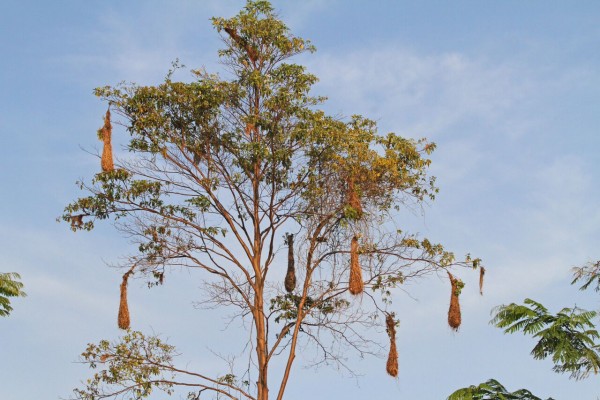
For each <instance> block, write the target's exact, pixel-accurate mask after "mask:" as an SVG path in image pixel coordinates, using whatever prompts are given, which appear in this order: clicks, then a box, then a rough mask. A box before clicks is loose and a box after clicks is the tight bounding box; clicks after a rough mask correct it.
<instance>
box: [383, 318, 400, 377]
mask: <svg viewBox="0 0 600 400" xmlns="http://www.w3.org/2000/svg"><path fill="white" fill-rule="evenodd" d="M385 325H386V329H385V331H386V332H387V334H388V336H389V338H390V353H389V354H388V359H387V364H386V370H387V373H388V374H390V376H393V377H394V378H395V377H397V376H398V349H397V348H396V321H395V320H394V314H393V313H391V314H390V313H386V317H385Z"/></svg>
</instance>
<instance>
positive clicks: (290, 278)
mask: <svg viewBox="0 0 600 400" xmlns="http://www.w3.org/2000/svg"><path fill="white" fill-rule="evenodd" d="M285 241H286V243H287V245H288V266H287V273H286V275H285V281H284V284H285V290H286V291H287V292H288V293H291V292H293V291H294V289H295V288H296V270H295V268H294V235H293V234H289V235H286V239H285Z"/></svg>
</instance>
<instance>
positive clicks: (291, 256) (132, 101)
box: [62, 1, 480, 400]
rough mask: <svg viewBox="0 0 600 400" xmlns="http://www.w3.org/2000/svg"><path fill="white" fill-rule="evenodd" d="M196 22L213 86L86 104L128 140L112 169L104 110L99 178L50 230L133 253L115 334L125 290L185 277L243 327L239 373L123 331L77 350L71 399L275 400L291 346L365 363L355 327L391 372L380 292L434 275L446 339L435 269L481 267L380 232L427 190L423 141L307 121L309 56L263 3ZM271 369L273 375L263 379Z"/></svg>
mask: <svg viewBox="0 0 600 400" xmlns="http://www.w3.org/2000/svg"><path fill="white" fill-rule="evenodd" d="M212 22H213V25H214V27H215V28H216V30H217V32H219V33H220V35H221V37H222V39H223V42H224V43H225V48H224V49H222V50H221V51H220V52H219V56H220V57H221V62H222V63H223V65H224V66H225V67H226V69H227V74H228V75H227V76H228V79H227V78H222V77H220V76H219V75H214V74H209V73H207V72H206V71H204V70H195V71H193V74H194V78H195V79H194V81H193V82H191V83H184V82H177V81H174V80H173V71H171V73H169V74H168V75H167V78H166V79H165V81H164V82H163V83H162V84H160V85H158V86H137V85H120V86H117V87H103V88H99V89H97V90H96V94H97V95H98V96H99V97H101V98H102V99H104V100H106V101H107V102H108V104H109V107H110V110H112V113H113V114H116V115H118V117H119V118H120V120H119V122H120V123H121V124H123V125H125V126H126V127H127V132H128V134H129V135H130V137H131V138H130V140H129V142H128V150H129V151H130V155H129V156H128V157H127V158H123V159H116V160H114V161H113V159H112V149H111V147H110V146H111V135H112V125H111V115H110V112H107V115H106V117H105V122H104V126H103V127H102V129H101V130H100V131H99V138H100V139H101V140H103V142H104V151H103V154H102V172H100V173H98V174H96V175H95V176H94V178H93V179H92V181H91V183H85V182H81V183H80V186H81V188H82V189H83V190H84V191H86V192H87V195H86V196H85V197H82V198H80V199H78V200H76V201H74V202H73V203H72V204H70V205H68V206H67V207H66V209H65V213H64V215H63V217H62V218H63V219H64V220H65V221H70V222H71V227H72V229H73V230H81V229H83V230H91V229H92V228H93V227H94V223H95V222H96V221H97V220H104V219H109V218H114V219H115V220H116V221H117V223H116V226H117V228H119V229H120V230H121V231H123V232H124V233H126V234H127V236H128V237H131V238H133V240H134V241H135V242H136V243H137V244H138V245H139V252H138V253H136V254H133V255H131V256H129V258H128V260H127V262H126V263H125V265H124V266H123V268H124V271H125V274H124V276H123V282H122V285H121V308H120V311H119V326H120V327H122V328H124V329H128V328H129V325H130V319H129V312H128V309H127V284H128V279H129V278H130V277H131V276H133V275H137V276H143V277H145V278H147V279H148V280H149V283H150V284H151V285H154V284H156V285H160V284H163V282H164V277H165V274H166V273H168V272H169V270H170V269H172V268H189V269H193V270H197V271H198V273H199V277H200V279H202V280H203V282H204V284H205V288H206V291H207V299H206V302H207V303H208V304H212V305H215V306H231V307H235V308H237V309H238V310H239V313H238V314H237V315H238V316H239V318H242V319H245V320H249V321H251V329H250V331H249V332H248V333H247V334H248V335H249V338H248V340H249V341H250V343H251V346H250V347H249V348H251V349H252V351H251V352H249V353H248V357H249V358H250V362H247V363H244V365H245V366H246V367H240V366H239V365H235V366H233V370H232V373H231V374H228V375H225V376H221V377H209V376H206V375H204V374H200V373H196V372H193V371H189V370H186V369H184V368H179V367H177V366H175V364H174V362H173V358H172V357H173V347H171V346H170V345H168V344H166V343H164V342H162V341H161V340H160V339H158V338H157V337H154V336H152V337H147V336H145V335H143V334H142V333H140V332H134V331H128V332H127V334H126V335H125V336H124V337H123V338H122V339H121V340H120V341H117V342H109V341H103V342H100V343H99V344H91V345H90V346H89V347H88V349H87V351H86V352H85V353H84V354H83V358H84V360H85V361H86V362H88V363H89V365H90V366H91V367H92V368H100V369H101V370H100V371H98V372H97V373H96V374H95V375H94V377H93V378H92V379H90V381H89V382H88V385H87V386H86V387H84V388H82V389H77V390H76V391H75V393H76V396H77V397H78V398H85V399H97V398H106V397H112V396H118V395H123V394H133V395H135V396H136V398H142V397H145V396H148V395H149V394H150V393H151V392H152V390H154V389H161V390H164V391H166V392H167V393H171V392H172V391H173V390H174V388H175V387H176V386H183V387H187V388H189V389H190V390H193V391H192V392H190V394H189V398H199V397H200V394H201V393H204V392H206V391H209V392H210V391H212V392H213V393H214V394H215V396H217V397H218V396H221V397H223V396H224V397H226V398H248V399H257V400H267V399H268V398H269V396H270V392H274V396H275V398H277V399H282V398H283V397H284V393H285V390H286V387H287V384H288V381H289V378H290V376H291V372H292V365H293V364H294V360H295V358H296V354H297V351H298V349H299V347H301V346H311V345H314V346H316V348H317V349H318V351H319V352H320V356H321V357H322V359H321V361H324V362H334V363H339V364H342V365H343V364H344V361H343V358H342V357H340V355H341V354H342V353H345V352H346V351H347V350H348V349H353V350H356V351H357V352H358V353H359V354H366V353H373V352H376V349H377V347H374V346H373V343H374V342H373V341H372V338H371V337H370V336H369V334H370V330H369V329H366V328H369V327H372V326H376V325H378V326H381V327H382V329H383V328H386V330H387V332H388V335H389V337H390V341H391V343H390V347H391V349H392V350H393V351H391V352H390V360H388V372H389V373H390V374H391V375H395V374H397V371H398V366H397V360H394V358H395V357H396V354H397V353H396V346H395V342H394V341H395V328H396V326H397V324H398V321H397V319H396V317H395V314H394V313H393V311H392V309H391V295H392V289H393V288H395V287H397V286H398V285H400V284H402V283H404V282H405V281H406V280H409V279H414V278H418V277H421V276H423V275H425V274H428V273H432V272H436V271H438V272H441V273H442V276H446V272H447V273H448V276H449V277H450V281H451V282H452V283H451V285H449V288H451V296H452V298H453V302H452V303H453V304H454V306H453V310H452V313H453V317H452V321H454V322H453V323H454V325H453V327H454V328H456V329H457V328H458V325H457V324H459V323H460V315H458V316H457V315H455V314H456V313H457V312H459V310H458V308H457V307H458V301H457V298H458V295H459V293H460V288H462V282H461V281H459V280H458V279H457V278H455V277H454V275H452V274H450V272H449V271H450V269H452V268H453V267H458V266H462V267H470V268H471V267H472V268H478V267H479V264H480V260H479V259H471V258H470V257H468V256H467V259H466V260H465V261H460V262H459V261H456V260H455V257H454V255H453V254H452V253H451V252H448V251H446V250H444V248H443V247H442V246H441V245H439V244H434V243H432V242H430V241H429V240H427V239H420V238H418V237H417V236H415V235H413V234H409V233H405V232H403V231H402V230H401V229H400V228H399V227H400V225H399V223H398V222H397V221H396V219H397V218H396V211H397V210H399V209H400V207H403V206H414V205H415V204H416V205H419V204H422V203H423V202H425V201H427V200H429V199H433V198H434V195H435V194H436V193H437V188H436V187H435V186H434V178H433V177H430V176H429V175H428V174H427V167H428V166H429V164H430V160H429V159H427V158H426V155H428V154H430V153H431V152H432V151H433V150H434V148H435V145H434V144H433V143H429V142H427V141H425V140H419V141H415V140H412V139H407V138H403V137H401V136H399V135H396V134H394V133H388V134H386V135H380V134H379V133H378V131H377V126H376V124H375V122H373V121H371V120H369V119H367V118H364V117H361V116H358V115H355V116H352V117H351V118H349V119H348V120H346V121H344V120H340V119H337V118H334V117H331V116H328V115H326V114H325V113H324V112H323V111H321V110H319V108H318V105H319V104H320V103H322V101H323V100H324V99H323V98H319V97H314V96H312V95H310V89H311V86H312V85H313V84H314V83H315V82H316V81H317V78H316V77H315V76H314V75H312V74H310V73H308V72H307V71H306V69H305V68H304V67H303V66H300V65H296V64H292V63H288V60H289V59H290V58H291V57H293V56H295V55H297V54H300V53H304V52H313V51H314V50H315V49H314V47H313V46H312V45H311V44H310V42H309V41H307V40H304V39H302V38H300V37H297V36H294V35H292V34H291V33H290V32H289V30H288V28H287V27H286V26H285V25H284V23H283V22H282V21H280V20H279V19H278V18H277V16H276V15H275V14H274V12H273V9H272V7H271V5H270V4H269V2H267V1H248V3H247V4H246V6H245V8H244V9H243V10H242V11H241V12H240V13H239V14H238V15H236V16H235V17H233V18H229V19H225V18H213V20H212ZM284 234H285V235H284ZM286 264H287V267H286ZM357 296H358V297H357ZM276 357H283V359H284V361H283V363H282V364H278V365H282V367H281V369H279V370H275V371H273V368H272V366H273V360H274V359H275V358H276ZM273 376H274V377H273ZM254 379H256V380H255V381H254ZM251 381H252V383H250V382H251Z"/></svg>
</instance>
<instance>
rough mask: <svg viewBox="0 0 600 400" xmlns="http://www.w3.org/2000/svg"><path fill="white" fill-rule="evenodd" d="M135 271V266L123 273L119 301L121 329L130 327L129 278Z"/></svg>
mask: <svg viewBox="0 0 600 400" xmlns="http://www.w3.org/2000/svg"><path fill="white" fill-rule="evenodd" d="M132 273H133V268H132V269H130V270H129V271H127V272H126V273H125V274H123V282H121V301H120V303H119V318H118V324H119V328H121V329H125V330H127V329H129V327H130V326H131V321H130V318H129V305H128V304H127V280H128V279H129V275H131V274H132Z"/></svg>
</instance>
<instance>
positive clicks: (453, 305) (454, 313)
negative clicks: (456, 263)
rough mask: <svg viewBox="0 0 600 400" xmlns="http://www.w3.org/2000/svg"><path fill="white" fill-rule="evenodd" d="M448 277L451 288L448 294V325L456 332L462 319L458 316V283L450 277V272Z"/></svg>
mask: <svg viewBox="0 0 600 400" xmlns="http://www.w3.org/2000/svg"><path fill="white" fill-rule="evenodd" d="M448 277H449V278H450V283H451V286H452V291H451V293H450V308H449V309H448V325H450V328H452V329H454V330H455V331H457V330H458V328H459V327H460V324H461V322H462V317H461V315H460V304H459V302H458V296H459V293H460V288H459V283H460V281H459V280H458V279H456V278H455V277H454V276H452V274H451V273H450V272H448Z"/></svg>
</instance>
